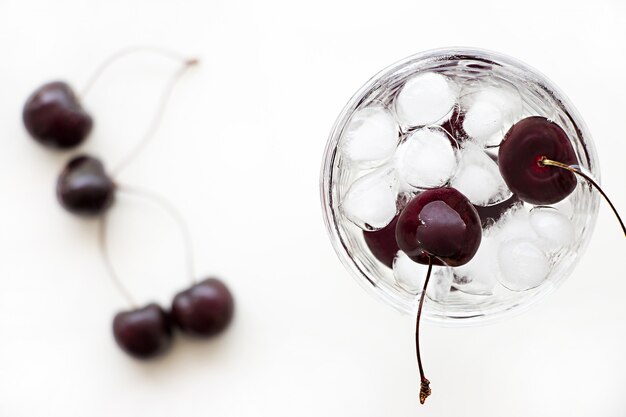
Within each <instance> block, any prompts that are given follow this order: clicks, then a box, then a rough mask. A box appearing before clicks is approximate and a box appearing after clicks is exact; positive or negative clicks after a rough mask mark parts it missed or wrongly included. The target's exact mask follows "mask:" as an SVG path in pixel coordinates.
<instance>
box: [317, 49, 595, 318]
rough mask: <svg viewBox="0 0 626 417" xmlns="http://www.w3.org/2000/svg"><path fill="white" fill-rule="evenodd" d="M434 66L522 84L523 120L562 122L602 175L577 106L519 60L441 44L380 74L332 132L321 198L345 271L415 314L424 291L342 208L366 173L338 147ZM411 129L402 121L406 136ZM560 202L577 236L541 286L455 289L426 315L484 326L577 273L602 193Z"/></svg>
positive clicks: (584, 163) (586, 192) (589, 167)
mask: <svg viewBox="0 0 626 417" xmlns="http://www.w3.org/2000/svg"><path fill="white" fill-rule="evenodd" d="M427 71H432V72H438V73H442V74H445V75H448V76H451V77H454V78H457V77H458V79H460V80H463V82H464V85H472V83H474V82H477V83H483V82H490V80H491V79H493V80H495V81H497V82H504V83H507V84H508V85H510V86H512V87H513V88H515V89H517V91H518V92H519V93H520V95H521V97H522V99H523V112H524V117H525V116H532V115H539V116H544V117H547V118H548V119H550V120H553V121H554V122H556V123H558V124H559V125H560V126H561V127H562V128H563V129H564V130H565V132H566V133H567V135H568V137H569V139H570V141H571V143H572V145H573V147H574V150H575V152H576V155H577V157H578V160H579V165H580V166H581V168H583V169H584V170H586V171H587V172H589V173H590V174H591V175H592V176H593V177H595V178H596V179H597V180H599V176H600V172H599V166H598V159H597V155H596V152H595V149H594V145H593V141H592V139H591V135H590V134H589V131H588V130H587V128H586V126H585V124H584V122H583V120H582V119H581V117H580V115H579V114H578V112H577V111H576V110H575V109H574V107H573V105H572V104H571V103H570V102H569V100H568V99H567V98H566V97H565V95H564V94H563V93H562V92H560V91H559V90H558V88H557V87H556V86H555V85H554V83H552V82H551V81H550V80H548V79H547V78H546V77H545V76H543V75H542V74H541V73H539V72H538V71H537V70H535V69H533V68H531V67H529V66H528V65H526V64H524V63H522V62H520V61H518V60H516V59H514V58H511V57H508V56H505V55H502V54H499V53H495V52H490V51H484V50H478V49H468V48H451V49H437V50H431V51H426V52H422V53H418V54H416V55H413V56H410V57H408V58H406V59H404V60H402V61H399V62H397V63H395V64H393V65H391V66H389V67H388V68H386V69H384V70H383V71H381V72H380V73H378V74H377V75H375V76H374V77H373V78H371V79H370V80H369V81H368V82H367V83H365V85H364V86H363V87H362V88H361V89H360V90H359V91H357V92H356V94H355V95H354V96H353V97H352V98H351V99H350V101H349V102H348V103H347V104H346V106H345V107H344V109H343V110H342V112H341V113H340V115H339V117H338V118H337V121H336V122H335V125H334V127H333V129H332V131H331V134H330V138H329V140H328V143H327V146H326V150H325V153H324V160H323V164H322V171H321V178H320V189H321V201H322V207H323V214H324V220H325V223H326V227H327V230H328V233H329V236H330V240H331V243H332V245H333V247H334V249H335V251H336V253H337V255H338V256H339V258H340V260H341V262H342V263H343V264H344V266H345V267H346V269H348V270H349V271H350V273H351V274H352V275H353V277H354V278H356V280H357V281H358V282H359V283H360V284H361V285H362V286H363V287H365V288H366V289H367V290H368V291H369V292H370V293H371V294H372V295H374V296H375V297H376V298H378V299H380V300H382V301H383V302H385V303H387V304H389V305H391V306H393V307H394V308H396V309H397V310H399V311H401V312H403V313H410V314H413V313H415V312H416V310H417V296H416V295H415V294H414V293H411V292H408V291H407V290H405V289H404V288H403V287H401V286H399V285H398V284H397V283H396V282H395V280H394V277H393V273H392V270H391V269H390V268H388V267H387V266H385V265H384V264H382V263H381V262H379V261H378V260H377V259H376V258H375V257H374V256H373V255H372V254H371V252H370V250H369V249H368V247H367V246H366V244H365V241H364V238H363V232H362V230H361V229H360V228H359V227H357V226H356V225H354V224H352V223H351V222H350V221H348V220H347V219H346V218H345V217H344V215H343V214H342V213H341V210H340V209H339V205H340V204H341V201H342V198H343V197H344V195H345V193H346V191H347V188H348V186H349V184H351V182H352V181H354V179H355V178H356V177H357V176H359V175H362V174H363V172H364V171H363V170H362V169H359V170H355V169H353V168H352V167H350V166H349V164H348V162H347V161H346V160H345V158H344V157H343V155H342V153H341V152H339V151H338V148H337V145H338V144H339V143H340V141H341V139H342V135H343V134H344V133H345V129H346V126H347V125H348V123H349V122H350V120H351V117H352V115H353V114H354V113H355V111H357V110H359V109H362V108H365V107H367V106H368V105H371V104H372V103H377V104H382V105H384V106H386V107H387V108H388V109H390V110H391V111H393V107H394V106H393V102H394V99H395V97H396V95H397V94H398V91H399V90H400V88H401V87H402V86H403V84H404V83H405V82H406V80H407V79H408V78H409V77H411V76H414V75H415V74H419V73H421V72H427ZM462 94H463V93H462ZM407 130H408V129H407V128H406V127H402V126H400V132H401V135H405V134H407ZM495 151H497V148H496V149H495ZM555 206H558V208H559V210H561V211H562V212H563V213H565V214H566V215H567V216H568V217H569V219H570V220H571V222H572V224H573V225H574V230H575V241H574V242H573V243H572V244H571V245H569V246H568V247H566V248H563V249H562V250H559V251H557V252H556V253H554V254H552V255H551V259H550V261H551V264H552V268H551V271H550V273H549V276H548V279H547V280H546V281H545V282H544V283H543V284H542V285H540V286H539V287H536V288H533V289H529V290H526V291H510V290H508V289H506V288H504V287H502V286H500V287H498V288H497V289H496V290H494V292H493V294H491V295H474V294H467V293H464V292H462V291H453V292H451V293H450V295H449V296H448V297H447V298H446V299H445V300H444V301H434V300H428V302H427V303H426V304H425V307H424V318H425V319H427V320H429V321H431V322H437V323H440V324H444V325H465V324H480V323H484V322H487V321H492V320H495V319H500V318H502V317H506V316H508V315H511V314H513V313H516V312H521V311H523V310H525V309H527V308H529V307H530V306H531V305H533V304H534V303H536V302H537V301H539V300H541V299H542V298H544V297H545V296H547V295H548V294H550V293H551V292H553V291H554V290H555V289H556V288H557V287H558V286H559V285H560V284H561V283H562V282H563V281H564V280H565V279H566V278H567V277H568V276H569V275H570V274H571V272H572V270H573V269H574V267H575V266H576V263H577V261H578V260H579V259H580V257H581V256H582V255H583V253H584V251H585V248H586V246H587V244H588V243H589V239H590V237H591V234H592V232H593V228H594V225H595V222H596V217H597V213H598V207H599V197H598V194H597V193H596V192H593V191H592V190H591V189H590V187H589V186H588V185H587V184H585V183H584V182H581V181H579V182H578V185H577V187H576V189H575V191H574V192H573V193H572V194H571V195H570V196H569V197H568V198H567V199H565V200H564V201H563V202H560V203H557V204H556V205H555ZM531 207H532V206H531Z"/></svg>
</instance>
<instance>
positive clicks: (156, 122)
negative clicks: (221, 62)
mask: <svg viewBox="0 0 626 417" xmlns="http://www.w3.org/2000/svg"><path fill="white" fill-rule="evenodd" d="M198 62H199V61H198V60H195V59H193V60H186V61H184V64H183V66H182V67H181V68H180V69H179V70H178V71H176V73H174V75H173V76H172V78H171V79H170V81H169V83H168V84H167V86H166V87H165V90H163V94H162V95H161V99H160V100H159V105H158V107H157V110H156V112H155V114H154V116H153V118H152V121H151V122H150V125H149V127H148V130H147V131H146V133H145V134H144V136H143V138H142V139H141V140H140V141H139V142H138V143H137V144H136V145H135V147H134V148H133V149H132V150H131V151H130V152H129V153H128V154H127V155H126V156H125V157H124V158H123V159H122V160H121V161H120V162H119V163H118V164H117V165H116V166H115V167H114V168H113V169H112V170H111V176H112V177H116V176H118V175H119V174H120V173H121V172H122V171H123V170H124V168H126V167H127V166H128V165H129V164H130V163H131V162H132V161H133V160H135V159H136V158H137V157H138V156H139V154H140V153H141V151H142V150H143V149H144V148H145V147H146V145H147V144H148V143H149V142H150V141H151V140H152V138H153V137H154V134H155V133H156V131H157V129H158V128H159V126H160V124H161V120H163V114H164V113H165V109H166V107H167V104H168V103H169V100H170V98H171V96H172V92H173V91H174V87H175V86H176V83H177V82H178V80H179V79H180V78H181V76H182V75H183V74H184V73H185V71H187V70H188V69H189V68H190V67H192V66H194V65H196V64H197V63H198Z"/></svg>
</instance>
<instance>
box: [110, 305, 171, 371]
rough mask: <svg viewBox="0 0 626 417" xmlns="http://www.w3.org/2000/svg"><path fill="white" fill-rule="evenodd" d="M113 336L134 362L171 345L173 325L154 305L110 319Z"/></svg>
mask: <svg viewBox="0 0 626 417" xmlns="http://www.w3.org/2000/svg"><path fill="white" fill-rule="evenodd" d="M113 336H114V337H115V341H116V342H117V344H118V345H119V347H120V348H122V350H123V351H124V352H126V353H128V354H129V355H131V356H133V357H135V358H137V359H149V358H152V357H155V356H157V355H159V354H161V353H163V352H165V351H166V350H167V348H169V346H170V345H171V343H172V325H171V321H170V318H169V317H168V315H167V313H165V311H163V309H162V308H161V307H159V306H158V305H157V304H149V305H147V306H146V307H143V308H139V309H136V310H131V311H124V312H121V313H118V314H117V315H116V316H115V318H114V319H113Z"/></svg>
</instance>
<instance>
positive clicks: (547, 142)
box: [498, 116, 626, 235]
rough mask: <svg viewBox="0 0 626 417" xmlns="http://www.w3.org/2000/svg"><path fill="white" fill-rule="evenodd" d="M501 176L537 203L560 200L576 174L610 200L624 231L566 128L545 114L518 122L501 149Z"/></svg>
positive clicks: (523, 196) (569, 190)
mask: <svg viewBox="0 0 626 417" xmlns="http://www.w3.org/2000/svg"><path fill="white" fill-rule="evenodd" d="M498 165H499V167H500V173H501V174H502V178H504V181H505V182H506V184H507V186H508V187H509V189H510V190H511V191H512V192H513V194H516V195H517V196H518V197H519V199H520V200H522V201H525V202H527V203H531V204H536V205H548V204H554V203H558V202H559V201H561V200H563V199H564V198H565V197H567V196H568V195H570V194H571V193H572V192H573V191H574V189H575V188H576V184H577V180H576V175H578V176H580V177H582V178H584V179H585V180H587V181H588V182H589V183H590V184H591V185H592V186H593V187H595V188H596V189H597V190H598V191H599V192H600V194H601V195H602V197H604V199H605V200H606V202H607V203H608V204H609V206H610V207H611V209H612V210H613V213H614V214H615V216H616V217H617V220H618V221H619V223H620V225H621V227H622V231H623V233H624V235H626V226H624V222H623V221H622V219H621V217H620V216H619V214H618V212H617V209H616V208H615V206H614V205H613V203H612V202H611V200H610V199H609V198H608V196H607V195H606V194H605V193H604V191H603V190H602V188H600V186H599V184H598V183H596V181H595V180H594V179H593V178H591V177H590V176H589V175H587V174H586V173H585V172H583V171H582V170H581V169H580V167H579V166H578V159H577V157H576V152H575V151H574V148H573V147H572V144H571V142H570V140H569V138H568V137H567V134H566V133H565V131H564V130H563V129H562V128H561V127H560V126H559V125H557V124H556V123H554V122H552V121H550V120H548V119H546V118H545V117H540V116H532V117H527V118H525V119H522V120H520V121H519V122H517V123H515V124H514V125H513V126H512V127H511V129H509V131H508V132H507V134H506V135H505V136H504V140H503V141H502V143H501V145H500V149H499V151H498Z"/></svg>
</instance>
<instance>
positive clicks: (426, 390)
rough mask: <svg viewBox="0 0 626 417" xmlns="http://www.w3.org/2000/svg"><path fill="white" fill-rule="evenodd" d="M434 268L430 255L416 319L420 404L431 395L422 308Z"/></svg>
mask: <svg viewBox="0 0 626 417" xmlns="http://www.w3.org/2000/svg"><path fill="white" fill-rule="evenodd" d="M432 269H433V260H432V258H431V257H428V272H427V273H426V280H425V281H424V288H423V289H422V293H421V294H420V301H419V306H418V308H417V319H416V321H415V352H416V354H417V366H418V368H419V371H420V379H421V383H420V404H424V402H426V398H428V397H429V396H430V393H431V390H430V381H429V380H428V379H427V378H426V377H425V376H424V367H423V366H422V355H421V352H420V322H421V318H422V308H423V306H424V298H426V289H427V288H428V282H429V281H430V273H431V271H432Z"/></svg>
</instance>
